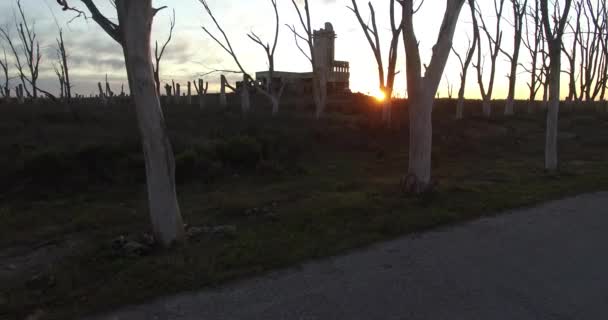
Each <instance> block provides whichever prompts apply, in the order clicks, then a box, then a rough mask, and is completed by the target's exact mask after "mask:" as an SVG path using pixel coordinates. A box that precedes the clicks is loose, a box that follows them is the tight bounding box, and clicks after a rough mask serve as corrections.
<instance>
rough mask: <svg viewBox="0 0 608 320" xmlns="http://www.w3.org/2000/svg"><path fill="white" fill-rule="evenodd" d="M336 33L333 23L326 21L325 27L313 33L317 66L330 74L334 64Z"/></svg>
mask: <svg viewBox="0 0 608 320" xmlns="http://www.w3.org/2000/svg"><path fill="white" fill-rule="evenodd" d="M335 41H336V33H335V32H334V27H333V26H332V24H331V23H329V22H326V23H325V28H324V29H319V30H315V31H314V33H313V52H314V55H315V63H316V66H315V67H316V68H318V69H319V70H320V71H326V72H327V73H326V74H329V73H330V72H331V71H332V67H333V65H334V54H335Z"/></svg>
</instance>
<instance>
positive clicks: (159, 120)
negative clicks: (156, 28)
mask: <svg viewBox="0 0 608 320" xmlns="http://www.w3.org/2000/svg"><path fill="white" fill-rule="evenodd" d="M116 10H117V12H118V20H119V22H120V29H121V30H122V38H123V49H124V55H125V61H126V66H127V75H128V77H129V85H130V87H131V94H132V96H133V99H134V101H135V108H136V111H137V119H138V124H139V129H140V133H141V138H142V146H143V149H144V158H145V164H146V173H147V174H146V176H147V180H148V181H147V187H148V200H149V204H150V206H149V210H150V218H151V220H152V229H153V231H154V235H155V237H156V239H157V240H158V241H159V242H160V243H161V244H162V245H163V246H165V247H168V246H171V245H172V244H173V243H175V242H182V241H184V225H183V222H182V217H181V213H180V208H179V204H178V201H177V194H176V190H175V189H176V187H175V163H174V158H173V150H172V147H171V143H170V141H169V137H168V135H167V131H166V127H165V120H164V116H163V113H162V109H161V106H160V101H159V99H158V95H157V92H156V85H155V82H154V75H153V71H152V70H153V64H152V58H151V57H152V55H151V49H150V34H151V25H152V19H153V17H154V14H155V11H154V9H152V2H151V0H139V1H128V0H116Z"/></svg>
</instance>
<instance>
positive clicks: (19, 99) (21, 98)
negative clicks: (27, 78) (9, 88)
mask: <svg viewBox="0 0 608 320" xmlns="http://www.w3.org/2000/svg"><path fill="white" fill-rule="evenodd" d="M23 88H24V87H23V84H22V83H20V84H19V85H18V86H17V87H16V88H15V90H16V91H17V103H18V104H23V103H25V93H24V92H23V90H24V89H23Z"/></svg>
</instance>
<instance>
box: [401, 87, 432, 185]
mask: <svg viewBox="0 0 608 320" xmlns="http://www.w3.org/2000/svg"><path fill="white" fill-rule="evenodd" d="M408 93H409V100H410V107H409V115H410V150H409V161H408V178H407V180H408V181H406V187H407V189H408V190H409V191H413V192H414V193H420V192H424V191H426V190H427V188H428V187H429V185H430V183H431V150H432V146H433V122H432V112H433V104H434V94H432V93H428V92H427V91H426V90H425V88H416V89H414V90H408ZM409 180H411V181H409Z"/></svg>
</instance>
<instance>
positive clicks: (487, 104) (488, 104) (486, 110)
mask: <svg viewBox="0 0 608 320" xmlns="http://www.w3.org/2000/svg"><path fill="white" fill-rule="evenodd" d="M482 110H483V115H484V116H485V117H486V118H489V117H491V116H492V101H491V100H490V98H489V97H486V98H483V101H482Z"/></svg>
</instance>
